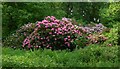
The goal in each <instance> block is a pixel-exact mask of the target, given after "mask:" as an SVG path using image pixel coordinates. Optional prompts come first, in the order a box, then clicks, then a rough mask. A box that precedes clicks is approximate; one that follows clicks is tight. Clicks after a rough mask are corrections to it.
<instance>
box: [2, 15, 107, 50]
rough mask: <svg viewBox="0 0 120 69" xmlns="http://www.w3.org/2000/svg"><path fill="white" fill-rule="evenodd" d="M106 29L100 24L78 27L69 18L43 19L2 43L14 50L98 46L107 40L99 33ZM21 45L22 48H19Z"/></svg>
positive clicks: (30, 24) (17, 31)
mask: <svg viewBox="0 0 120 69" xmlns="http://www.w3.org/2000/svg"><path fill="white" fill-rule="evenodd" d="M105 29H106V27H104V26H103V25H102V24H94V25H91V26H82V25H81V26H78V25H75V24H74V22H73V21H72V20H71V19H69V18H62V20H58V19H56V18H55V17H54V16H48V17H45V18H44V20H42V21H37V22H36V23H28V24H26V25H24V26H22V27H20V29H18V30H16V33H14V34H13V35H11V36H10V37H8V38H6V40H4V41H3V44H4V46H10V47H14V48H24V49H33V48H36V49H38V48H43V49H44V48H48V49H52V50H54V49H67V48H68V49H70V50H73V49H75V48H76V46H79V47H85V46H87V45H90V44H100V43H103V42H104V41H106V40H107V38H106V37H105V36H103V35H102V34H101V33H102V32H103V31H104V30H105ZM21 45H22V46H21Z"/></svg>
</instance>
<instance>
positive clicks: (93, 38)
mask: <svg viewBox="0 0 120 69" xmlns="http://www.w3.org/2000/svg"><path fill="white" fill-rule="evenodd" d="M86 38H87V39H88V40H89V41H88V44H91V43H92V44H96V43H102V42H104V41H106V40H107V39H108V38H107V37H105V36H104V35H97V34H89V35H88V36H87V37H86Z"/></svg>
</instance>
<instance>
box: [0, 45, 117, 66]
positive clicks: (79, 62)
mask: <svg viewBox="0 0 120 69" xmlns="http://www.w3.org/2000/svg"><path fill="white" fill-rule="evenodd" d="M117 55H118V46H114V47H100V46H96V45H91V46H88V47H85V48H83V49H82V48H80V49H76V50H75V51H72V52H69V51H68V50H62V51H61V50H57V51H51V50H49V49H45V50H35V51H30V50H29V51H25V50H19V49H16V50H14V49H12V48H5V47H3V48H2V66H3V67H117V66H118V56H117Z"/></svg>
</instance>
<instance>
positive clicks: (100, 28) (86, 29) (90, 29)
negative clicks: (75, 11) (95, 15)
mask: <svg viewBox="0 0 120 69" xmlns="http://www.w3.org/2000/svg"><path fill="white" fill-rule="evenodd" d="M79 28H81V29H82V31H83V32H85V33H87V34H91V33H102V32H103V30H104V29H106V27H105V26H104V25H102V24H101V23H99V24H95V26H90V27H89V26H85V27H83V26H81V27H79Z"/></svg>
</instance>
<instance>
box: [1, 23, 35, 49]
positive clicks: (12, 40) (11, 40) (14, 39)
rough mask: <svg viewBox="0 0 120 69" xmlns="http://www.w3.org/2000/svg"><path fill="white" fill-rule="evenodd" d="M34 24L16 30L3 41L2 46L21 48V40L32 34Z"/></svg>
mask: <svg viewBox="0 0 120 69" xmlns="http://www.w3.org/2000/svg"><path fill="white" fill-rule="evenodd" d="M34 28H35V23H28V24H25V25H24V26H22V27H20V29H19V30H16V32H15V33H13V34H12V35H10V36H9V37H8V38H6V39H5V40H3V46H9V47H13V48H21V45H22V42H23V40H24V39H25V38H26V37H27V36H28V35H29V34H31V33H32V32H33V30H34Z"/></svg>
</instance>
